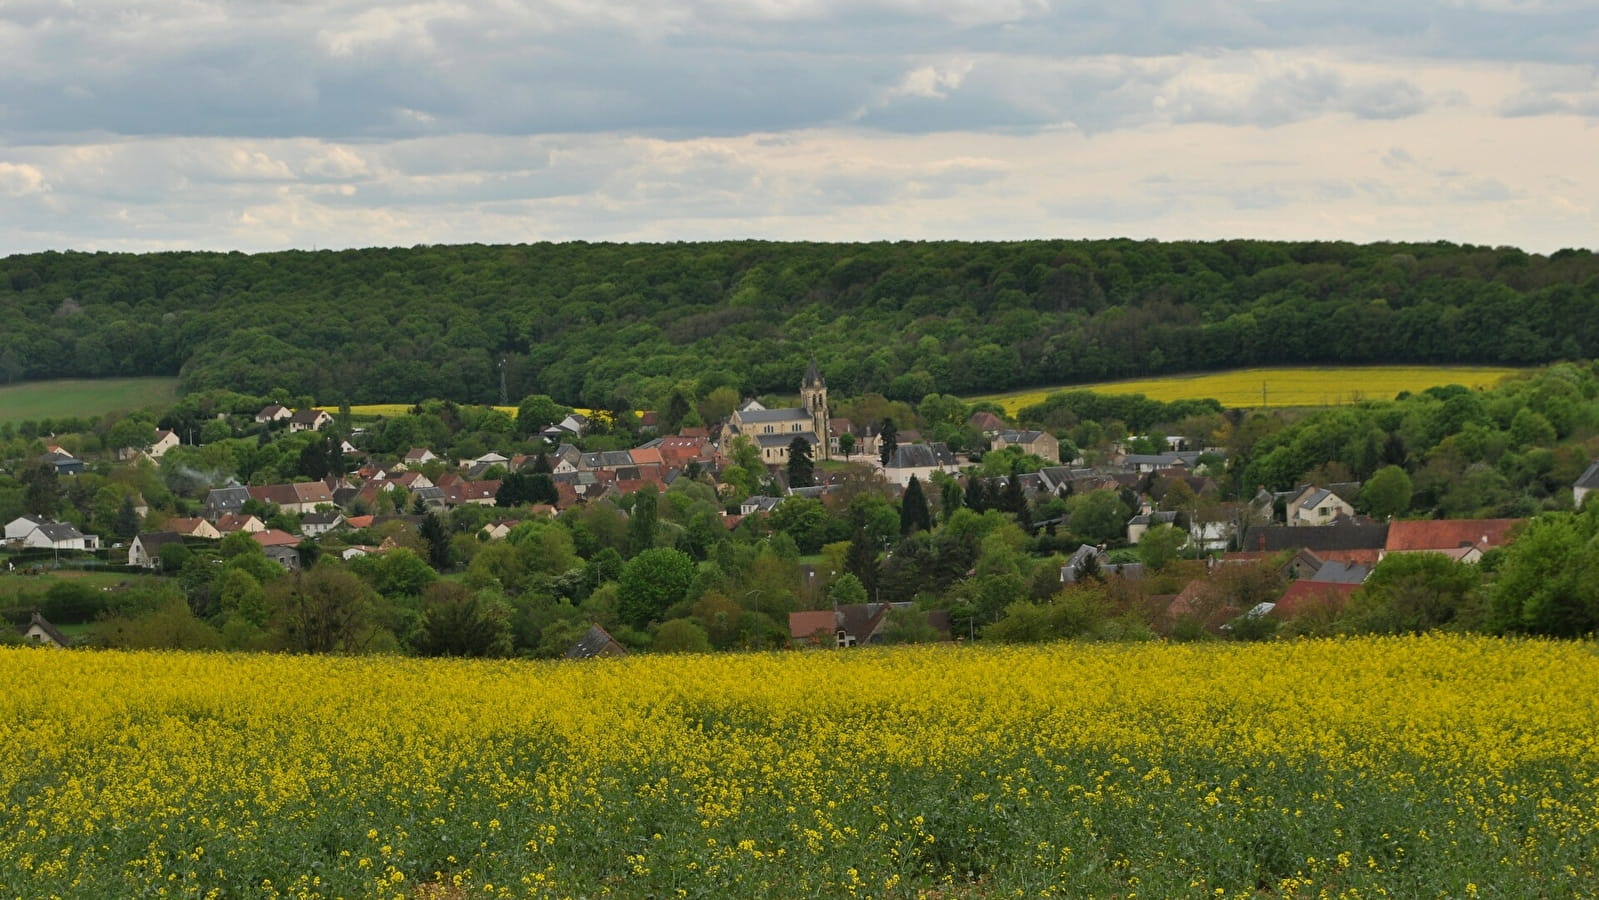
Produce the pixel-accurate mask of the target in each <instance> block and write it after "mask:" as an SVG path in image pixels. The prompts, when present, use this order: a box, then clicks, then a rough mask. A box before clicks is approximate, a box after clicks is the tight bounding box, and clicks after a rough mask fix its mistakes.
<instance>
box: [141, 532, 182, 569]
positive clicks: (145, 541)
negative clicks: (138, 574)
mask: <svg viewBox="0 0 1599 900" xmlns="http://www.w3.org/2000/svg"><path fill="white" fill-rule="evenodd" d="M181 543H183V535H181V534H178V533H177V532H176V531H152V532H150V533H149V534H141V535H139V536H138V537H136V538H134V539H133V542H132V543H131V544H129V545H128V565H130V566H139V567H140V568H144V569H154V568H157V567H159V566H160V565H161V548H162V547H165V546H166V545H167V544H181Z"/></svg>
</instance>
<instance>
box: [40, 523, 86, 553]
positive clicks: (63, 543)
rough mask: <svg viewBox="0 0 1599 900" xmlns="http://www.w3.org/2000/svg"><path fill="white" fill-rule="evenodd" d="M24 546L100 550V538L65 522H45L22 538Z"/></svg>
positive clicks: (50, 548)
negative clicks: (84, 532)
mask: <svg viewBox="0 0 1599 900" xmlns="http://www.w3.org/2000/svg"><path fill="white" fill-rule="evenodd" d="M22 546H24V547H35V548H39V549H44V550H98V549H100V538H99V537H98V536H97V535H92V534H83V533H82V532H80V531H78V529H76V528H74V527H73V526H71V525H69V524H67V523H65V522H45V523H44V524H42V525H40V526H38V527H37V528H34V529H33V530H32V531H30V532H28V533H27V535H25V536H24V537H23V538H22Z"/></svg>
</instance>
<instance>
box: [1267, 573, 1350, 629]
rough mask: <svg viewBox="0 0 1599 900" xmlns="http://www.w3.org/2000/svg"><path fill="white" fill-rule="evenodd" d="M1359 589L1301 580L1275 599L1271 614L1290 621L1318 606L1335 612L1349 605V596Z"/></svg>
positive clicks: (1345, 585)
mask: <svg viewBox="0 0 1599 900" xmlns="http://www.w3.org/2000/svg"><path fill="white" fill-rule="evenodd" d="M1359 589H1360V585H1358V584H1338V583H1334V582H1326V581H1305V580H1304V579H1301V580H1299V581H1296V582H1294V583H1293V584H1290V585H1289V586H1288V589H1287V590H1285V591H1283V595H1282V596H1281V597H1278V598H1277V606H1276V608H1274V609H1273V610H1272V611H1271V614H1272V615H1273V616H1275V617H1277V618H1279V619H1292V618H1294V617H1295V616H1299V615H1302V614H1304V613H1306V612H1309V611H1310V610H1312V609H1315V608H1317V607H1319V606H1331V607H1332V608H1333V609H1334V610H1335V611H1336V610H1342V609H1343V608H1344V607H1345V606H1347V605H1348V604H1349V595H1350V594H1353V593H1354V592H1355V591H1357V590H1359Z"/></svg>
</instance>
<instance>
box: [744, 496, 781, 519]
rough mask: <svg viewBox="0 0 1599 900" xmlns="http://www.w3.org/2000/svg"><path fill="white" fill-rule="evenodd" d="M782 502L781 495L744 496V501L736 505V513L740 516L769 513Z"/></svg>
mask: <svg viewBox="0 0 1599 900" xmlns="http://www.w3.org/2000/svg"><path fill="white" fill-rule="evenodd" d="M782 502H783V498H782V497H763V496H760V495H756V496H754V497H745V498H744V501H743V502H742V503H740V504H739V505H738V514H739V515H741V516H753V515H755V514H756V513H769V512H771V511H772V510H774V509H777V507H778V505H779V504H781V503H782Z"/></svg>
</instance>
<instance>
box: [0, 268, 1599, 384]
mask: <svg viewBox="0 0 1599 900" xmlns="http://www.w3.org/2000/svg"><path fill="white" fill-rule="evenodd" d="M1596 307H1599V259H1596V258H1595V257H1594V255H1593V254H1592V253H1591V252H1590V251H1587V250H1562V251H1560V252H1557V253H1555V254H1553V255H1551V256H1548V257H1544V256H1539V255H1530V254H1527V253H1524V252H1522V251H1520V250H1516V249H1510V248H1488V247H1474V246H1458V245H1453V244H1446V243H1437V244H1370V245H1355V244H1347V243H1269V242H1262V241H1230V242H1218V243H1156V242H1139V241H1130V240H1108V241H1081V242H1080V241H1030V242H1018V243H982V244H979V243H897V244H890V243H877V244H801V243H766V242H755V241H745V242H723V243H707V244H661V245H630V244H585V243H572V244H537V245H518V246H481V245H470V246H451V247H443V246H439V247H434V246H422V247H415V248H411V249H368V250H347V251H338V252H334V251H324V252H302V251H291V252H284V253H270V254H260V255H246V254H242V253H227V254H222V253H160V254H148V255H125V254H106V253H94V254H90V253H42V254H31V255H23V256H12V257H8V258H6V259H3V260H0V314H3V315H4V317H5V320H6V322H7V323H8V327H7V329H6V330H5V332H4V333H3V334H0V378H3V379H5V380H6V381H20V380H30V379H42V378H56V377H67V376H80V377H94V376H105V375H113V374H116V375H136V374H142V375H169V374H181V376H182V378H183V385H184V387H185V388H186V389H189V390H195V389H205V388H219V387H220V388H228V389H231V390H243V391H250V392H255V393H265V392H267V391H268V390H270V389H272V388H274V387H285V388H288V389H290V390H291V391H294V392H296V393H309V394H314V395H315V396H316V397H318V398H319V399H321V400H322V401H323V402H340V401H348V402H379V401H396V400H411V399H415V398H419V397H445V398H449V399H454V400H458V401H463V402H489V401H493V400H495V399H497V398H498V397H499V395H500V385H501V371H500V369H501V365H502V361H503V367H504V379H505V382H506V386H507V390H508V394H509V396H511V397H513V398H514V397H521V396H524V395H527V394H533V393H541V394H549V395H551V396H553V397H555V398H556V399H557V400H560V401H562V402H565V403H571V404H576V405H583V406H597V407H600V406H603V407H609V406H613V405H616V404H618V403H621V402H627V403H632V404H634V405H655V404H659V403H661V402H664V400H665V399H666V398H668V397H669V396H670V393H671V392H672V391H673V390H674V389H677V388H680V387H683V386H685V385H688V386H691V387H692V389H693V392H694V393H696V394H698V395H704V394H706V393H708V392H709V391H710V390H712V389H715V388H717V387H730V388H734V389H737V390H739V391H741V392H747V393H762V392H773V391H783V392H787V391H792V390H793V388H794V386H795V385H796V384H797V383H798V381H799V378H800V374H801V372H802V371H803V369H804V366H805V363H806V360H807V357H808V356H809V354H811V353H814V354H815V355H816V357H817V358H818V360H819V361H820V363H821V366H822V371H823V373H824V374H825V375H826V377H827V379H828V382H829V384H830V386H832V387H833V388H834V389H835V390H837V391H839V392H840V393H845V394H862V393H867V392H880V393H883V394H886V395H887V396H888V397H890V398H891V399H904V400H917V399H920V398H921V397H923V396H925V395H926V394H929V393H932V392H934V391H941V392H945V393H971V392H983V391H997V390H1003V389H1007V388H1015V387H1022V386H1029V385H1040V384H1059V383H1067V382H1076V381H1089V380H1096V379H1105V378H1115V377H1124V376H1132V375H1143V374H1153V373H1162V372H1177V371H1192V370H1204V369H1219V368H1227V367H1234V366H1246V365H1269V364H1295V363H1376V362H1416V363H1444V362H1474V363H1512V364H1522V363H1539V362H1546V361H1550V360H1554V359H1559V358H1567V359H1572V358H1578V357H1591V356H1595V355H1599V315H1594V311H1595V308H1596Z"/></svg>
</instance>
